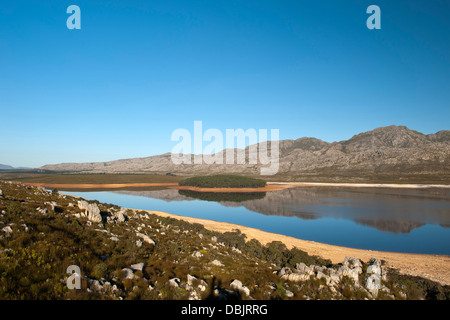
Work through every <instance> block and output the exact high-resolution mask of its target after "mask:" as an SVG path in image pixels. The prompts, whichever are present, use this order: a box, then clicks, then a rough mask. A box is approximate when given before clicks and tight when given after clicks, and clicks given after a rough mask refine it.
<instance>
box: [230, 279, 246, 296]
mask: <svg viewBox="0 0 450 320" xmlns="http://www.w3.org/2000/svg"><path fill="white" fill-rule="evenodd" d="M230 287H231V288H232V289H234V290H237V291H239V292H240V293H241V294H244V295H246V296H249V295H250V289H249V288H247V287H246V286H243V285H242V282H241V281H240V280H237V279H236V280H233V281H232V282H231V283H230Z"/></svg>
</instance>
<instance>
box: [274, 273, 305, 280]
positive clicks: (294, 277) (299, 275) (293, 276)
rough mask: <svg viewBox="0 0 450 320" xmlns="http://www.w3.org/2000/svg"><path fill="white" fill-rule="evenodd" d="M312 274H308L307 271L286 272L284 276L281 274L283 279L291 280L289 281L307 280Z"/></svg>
mask: <svg viewBox="0 0 450 320" xmlns="http://www.w3.org/2000/svg"><path fill="white" fill-rule="evenodd" d="M309 278H310V275H309V274H306V273H303V274H302V273H291V274H285V275H283V276H281V279H283V280H289V281H294V282H298V281H307V280H309Z"/></svg>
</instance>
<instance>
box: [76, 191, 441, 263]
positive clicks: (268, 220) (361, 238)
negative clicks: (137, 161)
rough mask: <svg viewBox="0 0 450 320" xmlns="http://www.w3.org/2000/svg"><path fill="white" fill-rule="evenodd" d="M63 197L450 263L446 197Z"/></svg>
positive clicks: (100, 194)
mask: <svg viewBox="0 0 450 320" xmlns="http://www.w3.org/2000/svg"><path fill="white" fill-rule="evenodd" d="M67 193H70V194H73V195H76V196H80V197H83V198H85V199H89V200H98V201H100V202H106V203H113V204H117V205H120V206H123V207H127V208H135V209H144V210H157V211H165V212H169V213H173V214H177V215H180V216H187V217H195V218H202V219H209V220H216V221H223V222H230V223H235V224H239V225H244V226H247V227H252V228H258V229H261V230H264V231H268V232H273V233H279V234H284V235H288V236H292V237H295V238H299V239H305V240H312V241H317V242H323V243H328V244H334V245H339V246H346V247H352V248H361V249H371V250H382V251H395V252H410V253H430V254H446V255H450V190H449V189H379V188H337V187H334V188H331V187H307V188H294V189H287V190H282V191H274V192H268V193H267V194H266V195H265V196H264V197H263V198H261V196H259V197H256V199H251V196H250V197H249V198H250V199H248V200H247V198H242V197H240V198H237V200H239V201H238V202H235V201H229V200H230V199H229V197H226V198H225V199H227V201H221V200H220V199H216V200H215V201H214V199H210V198H209V197H208V201H206V200H199V199H196V198H195V197H193V196H192V195H189V196H188V195H185V194H180V193H179V192H178V191H177V190H171V189H168V190H158V191H116V192H67Z"/></svg>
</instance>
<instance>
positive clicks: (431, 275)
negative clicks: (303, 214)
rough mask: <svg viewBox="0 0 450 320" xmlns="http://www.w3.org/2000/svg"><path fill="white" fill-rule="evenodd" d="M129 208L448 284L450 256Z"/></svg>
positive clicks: (337, 259)
mask: <svg viewBox="0 0 450 320" xmlns="http://www.w3.org/2000/svg"><path fill="white" fill-rule="evenodd" d="M132 210H135V211H145V212H148V213H152V214H156V215H159V216H162V217H171V218H175V219H180V220H184V221H187V222H190V223H200V224H202V225H203V226H204V227H205V228H206V229H208V230H212V231H218V232H222V233H223V232H227V231H233V230H234V229H238V230H240V231H241V232H242V233H244V234H245V235H247V239H248V240H250V239H256V240H258V241H259V242H261V243H262V244H267V243H269V242H271V241H281V242H283V243H284V244H285V245H286V246H287V247H288V248H293V247H297V248H298V249H300V250H303V251H305V252H307V253H308V254H310V255H316V256H320V257H322V258H325V259H330V260H331V261H332V262H333V263H340V262H342V261H344V259H345V257H347V256H349V257H356V258H359V259H361V260H362V261H365V262H368V261H369V260H370V258H372V257H375V258H378V259H382V260H385V261H386V264H387V266H388V267H391V268H395V269H398V270H399V271H400V272H401V273H404V274H408V275H413V276H420V277H423V278H427V279H430V280H433V281H436V282H439V283H441V284H444V285H450V256H446V255H429V254H412V253H397V252H384V251H374V250H363V249H353V248H346V247H339V246H334V245H329V244H324V243H319V242H314V241H307V240H301V239H297V238H293V237H289V236H285V235H281V234H275V233H270V232H266V231H262V230H259V229H254V228H249V227H245V226H241V225H236V224H232V223H226V222H217V221H213V220H205V219H199V218H190V217H184V216H178V215H174V214H171V213H167V212H162V211H151V210H136V209H132Z"/></svg>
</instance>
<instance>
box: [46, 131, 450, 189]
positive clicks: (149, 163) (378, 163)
mask: <svg viewBox="0 0 450 320" xmlns="http://www.w3.org/2000/svg"><path fill="white" fill-rule="evenodd" d="M248 153H249V147H247V148H246V155H247V156H248ZM220 155H223V153H222V152H221V153H219V156H220ZM261 167H263V166H262V165H261V164H244V165H227V164H222V165H220V164H212V165H208V164H205V163H203V164H182V165H175V164H173V163H172V161H171V154H170V153H166V154H162V155H157V156H152V157H146V158H133V159H123V160H116V161H109V162H96V163H64V164H56V165H46V166H43V167H41V168H40V169H42V170H49V171H59V172H61V171H63V172H83V173H127V172H128V173H129V172H133V173H138V172H139V173H156V174H166V173H169V172H170V173H172V174H177V175H185V176H191V175H213V174H243V175H249V176H257V175H259V174H260V168H261ZM323 177H326V178H327V179H328V180H333V181H343V180H346V179H347V180H348V179H350V180H352V181H359V180H361V181H367V180H368V179H369V180H377V181H386V182H390V180H392V182H393V181H396V182H398V181H399V180H401V181H403V180H404V181H407V182H412V181H413V182H414V181H416V180H417V181H418V182H420V181H422V178H423V177H426V179H427V181H434V182H447V183H449V182H450V131H449V130H442V131H439V132H437V133H434V134H429V135H425V134H423V133H420V132H417V131H414V130H411V129H408V128H407V127H405V126H395V125H392V126H388V127H380V128H376V129H374V130H371V131H367V132H363V133H359V134H357V135H355V136H353V137H352V138H350V139H349V140H344V141H339V142H333V143H329V142H325V141H322V140H320V139H316V138H308V137H303V138H299V139H297V140H281V141H280V167H279V173H278V174H277V175H276V176H274V177H273V179H275V180H276V179H283V180H292V181H294V180H302V181H306V180H311V181H315V180H323V179H322V178H323ZM402 177H405V179H403V178H402Z"/></svg>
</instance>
